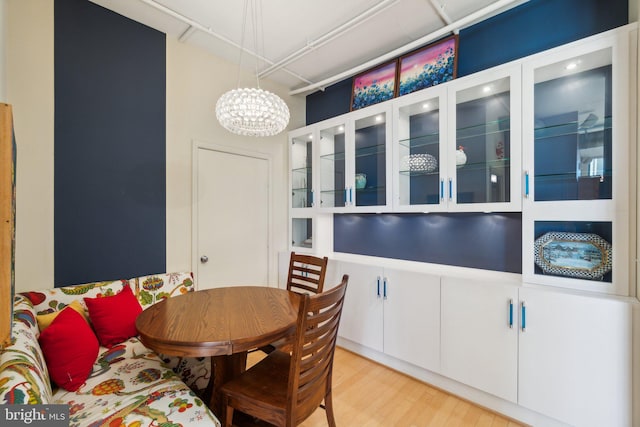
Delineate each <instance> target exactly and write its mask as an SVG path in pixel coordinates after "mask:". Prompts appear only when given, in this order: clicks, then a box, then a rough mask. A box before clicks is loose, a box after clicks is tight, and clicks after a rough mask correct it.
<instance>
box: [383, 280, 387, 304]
mask: <svg viewBox="0 0 640 427" xmlns="http://www.w3.org/2000/svg"><path fill="white" fill-rule="evenodd" d="M382 284H383V293H382V297H383V298H384V299H387V278H386V277H385V278H384V279H383V280H382Z"/></svg>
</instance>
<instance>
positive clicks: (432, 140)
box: [399, 132, 440, 148]
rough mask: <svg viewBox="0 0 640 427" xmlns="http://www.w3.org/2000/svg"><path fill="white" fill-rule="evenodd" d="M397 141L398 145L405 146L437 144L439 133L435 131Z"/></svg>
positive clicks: (414, 146) (418, 146) (415, 146)
mask: <svg viewBox="0 0 640 427" xmlns="http://www.w3.org/2000/svg"><path fill="white" fill-rule="evenodd" d="M399 142H400V145H402V146H404V147H406V148H420V147H428V146H432V145H438V144H439V143H440V133H439V132H436V133H432V134H428V135H420V136H414V137H412V138H407V139H401V140H400V141H399Z"/></svg>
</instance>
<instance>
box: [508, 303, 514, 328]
mask: <svg viewBox="0 0 640 427" xmlns="http://www.w3.org/2000/svg"><path fill="white" fill-rule="evenodd" d="M509 327H510V328H513V299H510V300H509Z"/></svg>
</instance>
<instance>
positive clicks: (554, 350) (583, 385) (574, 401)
mask: <svg viewBox="0 0 640 427" xmlns="http://www.w3.org/2000/svg"><path fill="white" fill-rule="evenodd" d="M520 301H521V302H524V303H525V308H526V324H525V325H526V328H525V331H521V332H520V337H519V359H520V360H519V384H518V403H519V404H520V405H522V406H524V407H527V408H529V409H532V410H534V411H537V412H540V413H543V414H545V415H548V416H550V417H553V418H556V419H558V420H561V421H564V422H566V423H569V424H571V425H573V426H581V427H590V426H593V427H596V426H630V425H631V408H632V401H631V396H632V392H631V375H630V372H631V354H632V349H631V342H632V340H631V305H630V304H629V303H626V302H624V301H616V300H613V299H606V298H599V297H595V296H594V297H590V296H584V295H571V294H565V293H560V292H553V291H546V290H541V289H533V288H521V289H520ZM520 327H521V329H522V321H521V324H520Z"/></svg>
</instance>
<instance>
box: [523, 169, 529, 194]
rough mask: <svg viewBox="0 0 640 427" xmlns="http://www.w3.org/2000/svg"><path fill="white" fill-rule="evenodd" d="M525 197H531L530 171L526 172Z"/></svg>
mask: <svg viewBox="0 0 640 427" xmlns="http://www.w3.org/2000/svg"><path fill="white" fill-rule="evenodd" d="M524 197H529V171H525V172H524Z"/></svg>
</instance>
